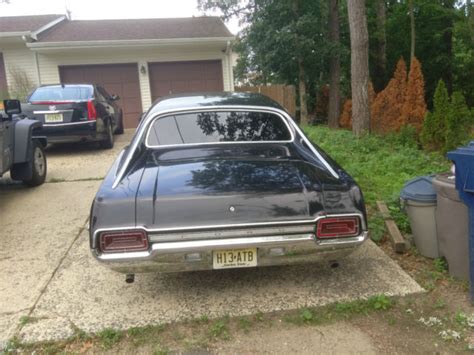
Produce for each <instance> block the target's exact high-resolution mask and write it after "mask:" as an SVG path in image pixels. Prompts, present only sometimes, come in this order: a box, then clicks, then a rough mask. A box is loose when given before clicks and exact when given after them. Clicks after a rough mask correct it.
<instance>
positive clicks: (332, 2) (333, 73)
mask: <svg viewBox="0 0 474 355" xmlns="http://www.w3.org/2000/svg"><path fill="white" fill-rule="evenodd" d="M329 40H330V41H331V42H332V43H333V44H334V45H335V47H339V0H329ZM340 80H341V60H340V58H339V48H337V50H336V51H334V53H333V54H332V56H331V58H330V59H329V107H328V126H329V127H330V128H337V127H339V116H340V115H341V91H340Z"/></svg>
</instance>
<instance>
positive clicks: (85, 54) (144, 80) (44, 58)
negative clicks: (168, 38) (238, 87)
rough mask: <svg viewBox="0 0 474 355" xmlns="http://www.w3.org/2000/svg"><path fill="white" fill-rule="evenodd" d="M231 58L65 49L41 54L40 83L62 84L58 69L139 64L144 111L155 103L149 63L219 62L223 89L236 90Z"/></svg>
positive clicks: (179, 51) (202, 52)
mask: <svg viewBox="0 0 474 355" xmlns="http://www.w3.org/2000/svg"><path fill="white" fill-rule="evenodd" d="M27 51H29V50H27ZM66 51H67V52H66ZM30 52H31V51H30ZM65 52H66V53H65ZM229 55H230V54H225V53H223V52H222V48H221V47H217V48H216V47H213V48H203V47H202V46H201V47H195V48H183V47H179V46H173V47H171V46H170V47H168V48H163V49H160V48H142V49H136V48H124V49H101V50H98V49H93V50H92V49H83V50H78V49H70V50H67V49H64V50H63V51H62V52H54V53H49V52H44V53H39V54H38V62H39V71H40V77H41V84H54V83H59V81H60V79H59V69H58V67H59V66H64V65H87V64H113V63H137V66H138V75H139V82H140V91H141V92H140V94H141V100H142V107H143V110H147V109H148V108H149V107H150V106H151V104H152V99H151V89H150V80H149V69H148V63H151V62H169V61H193V60H216V59H218V60H221V61H222V73H223V84H224V90H226V91H233V89H234V87H233V80H232V68H231V67H230V66H231V65H232V64H231V61H230V60H229ZM33 59H34V57H33ZM142 66H144V67H145V68H146V74H142V73H141V71H140V68H141V67H142ZM33 67H34V66H33Z"/></svg>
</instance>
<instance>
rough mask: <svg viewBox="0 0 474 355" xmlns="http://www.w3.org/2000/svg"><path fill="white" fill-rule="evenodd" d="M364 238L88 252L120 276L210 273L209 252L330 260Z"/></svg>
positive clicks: (288, 238)
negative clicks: (247, 251)
mask: <svg viewBox="0 0 474 355" xmlns="http://www.w3.org/2000/svg"><path fill="white" fill-rule="evenodd" d="M367 238H368V232H367V231H364V232H363V233H362V234H361V235H359V236H357V237H350V238H339V239H324V240H321V239H317V238H316V236H315V235H314V234H312V233H304V234H292V235H277V236H274V235H272V236H255V237H245V238H227V239H206V240H187V241H178V242H176V241H168V242H151V244H150V249H149V250H148V251H142V252H126V253H110V254H101V253H100V252H99V251H98V250H97V249H92V253H93V255H94V256H95V258H96V259H98V260H99V261H101V262H103V263H104V264H106V265H107V266H108V267H110V268H111V269H113V270H115V271H118V272H122V273H127V274H132V273H142V272H182V271H197V270H212V269H213V256H212V253H213V251H215V250H223V249H243V248H256V249H257V263H258V266H272V265H290V264H300V263H308V262H316V261H325V260H327V261H333V260H338V259H340V258H342V257H344V256H346V255H348V254H350V253H351V252H352V251H353V250H354V249H355V248H357V247H358V246H360V245H361V244H362V243H363V242H364V241H365V240H366V239H367ZM191 254H192V258H190V255H191Z"/></svg>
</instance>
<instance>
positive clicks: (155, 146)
mask: <svg viewBox="0 0 474 355" xmlns="http://www.w3.org/2000/svg"><path fill="white" fill-rule="evenodd" d="M248 111H251V112H262V113H271V114H274V115H275V116H278V117H280V119H281V120H282V121H283V123H284V124H285V126H286V128H287V129H288V132H290V137H291V138H290V139H289V140H282V141H281V140H276V141H224V142H199V143H182V144H163V145H161V144H160V145H150V144H148V139H149V137H150V133H151V129H152V127H153V124H154V123H155V122H156V121H158V120H160V119H162V118H166V117H170V116H178V115H176V114H168V115H160V116H158V117H155V119H154V120H153V121H152V122H151V123H150V124H149V127H148V128H147V133H146V137H145V147H147V148H149V149H160V148H173V147H176V148H181V147H184V148H185V147H195V146H206V145H220V144H242V143H245V144H263V143H265V144H268V143H292V142H294V141H295V134H294V132H293V130H292V129H291V127H290V125H289V124H288V122H287V120H286V119H285V118H284V117H283V116H282V115H281V114H280V113H274V112H268V110H266V109H260V110H246V109H244V108H240V109H232V110H226V109H217V108H214V107H209V109H206V110H204V108H202V109H200V110H193V111H189V112H186V114H188V113H199V112H248Z"/></svg>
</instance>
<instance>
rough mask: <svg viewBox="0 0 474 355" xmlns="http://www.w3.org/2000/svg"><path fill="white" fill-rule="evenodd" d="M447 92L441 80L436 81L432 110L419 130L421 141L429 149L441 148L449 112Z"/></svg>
mask: <svg viewBox="0 0 474 355" xmlns="http://www.w3.org/2000/svg"><path fill="white" fill-rule="evenodd" d="M449 106H450V102H449V94H448V90H447V89H446V85H445V84H444V81H443V80H440V81H438V85H437V86H436V90H435V93H434V98H433V112H428V113H427V114H426V117H425V122H424V124H423V130H422V132H421V142H422V143H423V146H424V147H425V148H427V149H429V150H441V148H442V146H443V144H444V139H445V130H446V117H447V116H448V113H449Z"/></svg>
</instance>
